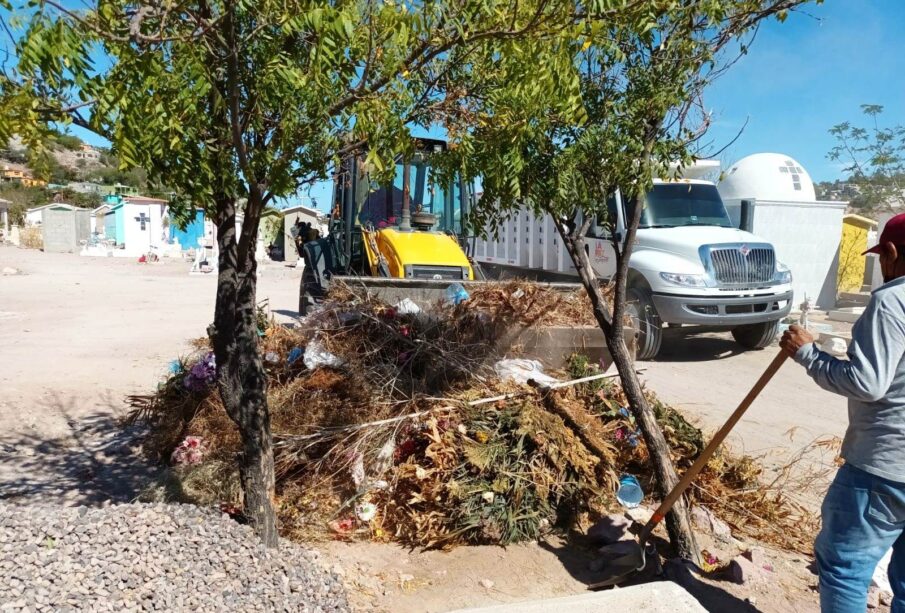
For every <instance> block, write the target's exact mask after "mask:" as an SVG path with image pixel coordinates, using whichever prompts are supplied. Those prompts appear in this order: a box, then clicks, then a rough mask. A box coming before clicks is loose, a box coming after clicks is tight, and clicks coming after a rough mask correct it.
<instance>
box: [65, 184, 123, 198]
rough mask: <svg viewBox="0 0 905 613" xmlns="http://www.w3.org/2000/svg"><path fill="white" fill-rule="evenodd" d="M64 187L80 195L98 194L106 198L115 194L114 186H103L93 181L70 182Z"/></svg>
mask: <svg viewBox="0 0 905 613" xmlns="http://www.w3.org/2000/svg"><path fill="white" fill-rule="evenodd" d="M64 187H66V188H67V189H71V190H72V191H74V192H76V193H78V194H98V195H101V196H106V195H107V194H112V193H113V186H111V185H101V184H100V183H94V182H92V181H70V182H69V183H68V184H66V185H65V186H64Z"/></svg>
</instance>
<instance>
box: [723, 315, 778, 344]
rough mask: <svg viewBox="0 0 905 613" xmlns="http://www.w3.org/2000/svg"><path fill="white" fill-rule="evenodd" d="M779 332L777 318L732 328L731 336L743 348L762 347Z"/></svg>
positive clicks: (770, 341) (771, 340)
mask: <svg viewBox="0 0 905 613" xmlns="http://www.w3.org/2000/svg"><path fill="white" fill-rule="evenodd" d="M777 334H779V320H778V319H777V320H776V321H765V322H763V323H759V324H747V325H745V326H739V327H737V328H733V329H732V338H734V339H735V342H736V343H738V344H739V345H741V346H742V347H744V348H745V349H763V348H764V347H769V346H770V345H772V344H773V341H774V340H775V339H776V335H777Z"/></svg>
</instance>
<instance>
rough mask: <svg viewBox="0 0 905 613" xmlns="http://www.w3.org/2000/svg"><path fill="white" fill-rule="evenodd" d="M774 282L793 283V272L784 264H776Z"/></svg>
mask: <svg viewBox="0 0 905 613" xmlns="http://www.w3.org/2000/svg"><path fill="white" fill-rule="evenodd" d="M773 280H774V281H776V282H777V283H782V284H787V283H791V282H792V271H791V270H789V267H788V266H786V265H785V264H783V263H782V262H779V261H777V262H776V272H775V273H774V275H773Z"/></svg>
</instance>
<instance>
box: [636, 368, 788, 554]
mask: <svg viewBox="0 0 905 613" xmlns="http://www.w3.org/2000/svg"><path fill="white" fill-rule="evenodd" d="M788 357H789V354H787V353H786V352H785V351H784V350H780V352H779V354H777V356H776V357H775V358H773V361H772V362H770V365H769V366H767V370H765V371H764V374H762V375H761V376H760V379H758V380H757V383H755V384H754V387H752V388H751V391H750V392H748V395H747V396H745V398H744V399H743V400H742V402H741V403H740V404H739V405H738V408H737V409H735V411H734V412H733V413H732V415H730V416H729V419H727V420H726V423H725V424H723V427H722V428H720V429H719V431H718V432H717V433H716V434H714V435H713V438H712V439H711V440H710V443H708V444H707V447H706V448H704V451H702V452H701V455H700V456H698V459H697V460H696V461H695V463H694V464H692V465H691V468H689V469H688V470H686V471H685V474H684V475H682V479H680V480H679V483H677V484H676V486H675V487H674V488H672V491H671V492H669V494H667V495H666V498H664V499H663V502H661V503H660V506H659V507H658V508H657V510H656V511H654V514H653V516H651V518H650V520H649V521H648V522H647V524H645V526H644V528H643V529H642V530H641V538H640V541H641V544H642V545H644V543H645V542H646V541H647V539H648V537H649V536H650V533H651V532H653V530H654V528H656V527H657V524H659V523H660V522H661V521H663V518H664V517H665V516H666V514H667V513H669V510H670V509H671V508H672V505H674V504H675V502H676V500H678V499H679V496H681V495H682V494H683V493H684V492H685V490H686V489H688V486H689V485H691V482H692V481H694V479H695V477H697V476H698V473H700V472H701V471H702V470H703V469H704V467H705V466H706V465H707V462H709V461H710V458H711V457H713V454H714V453H715V452H716V450H717V448H718V447H719V446H720V445H721V444H722V442H723V441H724V440H726V437H727V436H729V433H730V432H731V431H732V429H733V428H734V427H735V424H737V423H738V421H739V420H740V419H741V418H742V415H744V414H745V411H747V410H748V407H750V406H751V404H752V403H753V402H754V399H755V398H757V396H758V395H759V394H760V393H761V392H762V391H763V389H764V388H765V387H766V386H767V383H769V382H770V379H772V378H773V375H775V374H776V372H777V371H778V370H779V368H780V367H781V366H782V365H783V363H784V362H785V361H786V359H787V358H788Z"/></svg>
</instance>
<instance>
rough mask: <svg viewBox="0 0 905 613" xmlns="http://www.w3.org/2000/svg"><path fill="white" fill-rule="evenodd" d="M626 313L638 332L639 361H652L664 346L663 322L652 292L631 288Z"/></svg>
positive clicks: (626, 296) (626, 297)
mask: <svg viewBox="0 0 905 613" xmlns="http://www.w3.org/2000/svg"><path fill="white" fill-rule="evenodd" d="M625 311H626V313H627V314H628V316H629V317H630V318H631V319H632V326H633V327H634V328H635V330H636V331H637V332H638V337H637V339H638V340H637V343H638V352H637V356H636V357H637V359H639V360H650V359H653V358H654V357H656V355H657V354H658V353H660V345H662V344H663V322H661V321H660V315H659V314H658V313H657V309H656V307H654V302H653V300H651V296H650V290H648V289H645V288H640V287H630V288H628V291H627V292H626V295H625Z"/></svg>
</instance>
